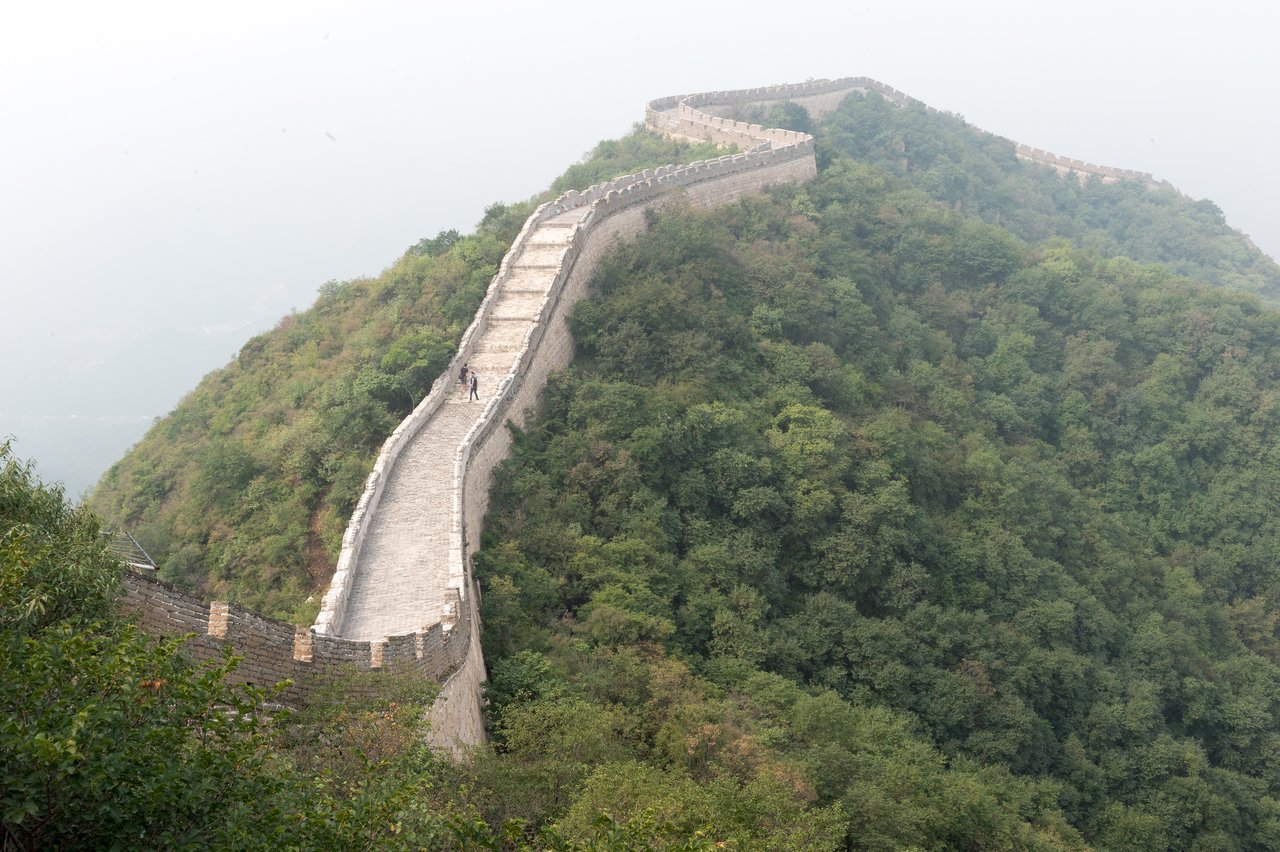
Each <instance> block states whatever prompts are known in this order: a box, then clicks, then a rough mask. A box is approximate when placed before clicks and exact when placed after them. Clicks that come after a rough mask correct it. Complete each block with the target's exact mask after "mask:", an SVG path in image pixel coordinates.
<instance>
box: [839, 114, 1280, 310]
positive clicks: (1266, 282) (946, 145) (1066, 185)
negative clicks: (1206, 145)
mask: <svg viewBox="0 0 1280 852" xmlns="http://www.w3.org/2000/svg"><path fill="white" fill-rule="evenodd" d="M821 144H822V145H823V146H830V147H824V150H825V152H826V153H825V154H824V156H834V155H835V154H834V152H835V151H839V152H843V153H845V154H848V155H851V156H852V157H854V158H855V159H857V160H858V161H859V162H862V163H866V164H870V165H874V166H875V167H876V168H877V169H882V170H884V171H885V172H887V173H889V174H893V175H896V176H900V177H902V178H904V179H905V180H907V181H908V182H910V184H911V185H912V186H915V187H917V188H919V189H920V190H922V191H923V192H925V193H927V195H928V196H929V197H930V198H932V199H934V200H936V201H939V202H943V203H945V204H946V205H948V206H949V207H951V208H952V209H955V210H959V211H962V212H964V213H966V214H968V215H971V216H976V217H980V218H981V219H983V220H984V221H986V222H989V223H992V224H995V225H999V226H1000V227H1001V228H1005V229H1007V230H1008V231H1010V232H1011V233H1013V234H1015V235H1017V236H1018V237H1020V238H1021V239H1023V240H1027V241H1030V242H1041V241H1043V240H1046V239H1049V238H1054V237H1057V238H1066V239H1069V240H1071V241H1072V242H1073V243H1074V244H1076V245H1077V246H1080V247H1082V248H1086V249H1088V250H1090V251H1092V252H1096V253H1098V254H1101V255H1104V256H1111V255H1126V256H1128V257H1132V258H1135V259H1137V260H1140V261H1143V262H1148V263H1160V264H1162V265H1164V266H1166V267H1167V268H1169V269H1170V270H1172V271H1173V272H1175V273H1177V274H1179V275H1186V276H1189V277H1192V278H1196V279H1199V280H1202V281H1206V282H1209V283H1213V284H1218V285H1222V286H1224V287H1228V288H1231V289H1235V290H1244V291H1248V292H1252V293H1257V294H1259V295H1261V296H1264V297H1266V298H1267V299H1269V300H1271V301H1273V302H1274V301H1276V300H1277V299H1280V267H1277V266H1276V264H1275V262H1274V261H1273V260H1271V259H1270V258H1269V257H1267V256H1266V255H1264V254H1263V253H1262V252H1261V251H1259V250H1258V249H1257V248H1256V247H1255V246H1253V245H1252V243H1250V242H1249V241H1248V240H1246V239H1243V238H1241V236H1240V234H1239V233H1237V232H1236V231H1234V230H1232V229H1231V228H1229V227H1228V226H1227V224H1226V222H1225V220H1224V219H1223V216H1222V211H1221V210H1219V209H1218V207H1217V206H1216V205H1215V204H1214V203H1213V202H1211V201H1208V200H1201V201H1191V200H1190V199H1188V198H1186V197H1184V196H1181V195H1179V194H1178V193H1177V192H1175V191H1174V190H1172V189H1168V188H1160V189H1153V188H1149V187H1147V186H1145V185H1143V184H1141V183H1139V182H1136V181H1123V182H1119V183H1114V184H1106V183H1103V182H1102V181H1101V180H1099V179H1098V178H1095V177H1090V178H1089V179H1088V180H1084V181H1080V180H1077V179H1076V176H1075V175H1074V174H1073V175H1071V176H1069V177H1066V178H1063V177H1061V176H1059V174H1058V173H1057V172H1056V171H1054V170H1053V169H1052V168H1050V167H1048V166H1041V165H1037V164H1034V163H1030V162H1026V161H1022V160H1019V159H1017V157H1016V156H1015V155H1014V144H1013V143H1012V142H1010V141H1008V140H1006V139H1002V138H1000V137H998V136H993V135H991V134H988V133H981V132H979V131H977V130H976V129H975V128H973V127H971V126H969V125H967V124H965V122H964V121H963V120H962V119H960V118H959V117H957V116H954V115H950V114H944V113H936V112H926V111H925V110H924V108H923V107H920V106H909V107H898V106H895V105H893V104H891V103H890V102H888V101H886V100H884V99H883V98H882V97H881V96H880V95H878V94H868V95H860V94H855V95H852V96H850V97H848V98H846V99H845V101H844V103H843V104H842V105H841V106H840V108H839V110H838V111H837V112H836V113H835V114H834V115H833V116H831V118H830V119H829V120H828V121H827V122H826V124H825V126H824V128H823V131H822V135H821ZM975 248H976V247H975Z"/></svg>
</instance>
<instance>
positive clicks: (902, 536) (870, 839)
mask: <svg viewBox="0 0 1280 852" xmlns="http://www.w3.org/2000/svg"><path fill="white" fill-rule="evenodd" d="M838 122H839V119H837V124H838ZM948 144H951V143H950V142H948ZM955 144H959V143H958V142H957V143H955ZM828 156H829V157H830V158H831V159H830V160H829V161H828V163H827V164H826V168H825V169H824V170H823V172H822V173H821V174H820V175H819V177H818V179H817V180H816V181H815V182H814V183H813V184H811V185H809V186H808V187H806V188H804V190H797V189H795V188H788V189H782V190H778V191H776V192H775V193H774V195H773V196H771V197H768V198H765V199H758V200H752V201H745V202H742V203H740V204H738V205H736V206H734V207H730V208H727V209H725V210H723V211H721V212H718V213H716V214H714V215H704V214H699V213H695V212H693V211H691V210H688V209H682V208H679V207H673V208H672V209H670V210H669V211H668V212H667V214H666V215H665V216H664V217H660V218H658V219H656V220H655V221H654V222H652V223H651V228H650V232H649V234H647V235H646V236H645V237H644V238H642V239H641V240H639V241H637V242H636V243H635V244H633V245H630V246H627V247H623V248H620V249H618V250H617V251H616V252H615V254H614V255H613V256H612V257H611V258H610V259H607V260H606V261H605V262H604V263H603V265H602V266H601V268H600V272H599V275H598V280H597V287H598V295H597V296H596V297H594V298H592V299H590V300H588V301H586V302H584V303H581V304H580V305H579V307H578V309H577V310H576V311H575V314H574V318H573V330H574V333H575V336H576V338H577V340H578V344H579V356H578V359H577V361H575V363H574V365H573V367H572V368H571V369H570V370H569V371H568V372H567V374H566V375H564V376H562V377H560V378H558V379H554V380H553V381H552V383H551V384H550V386H549V387H548V390H547V393H546V402H545V410H544V412H543V413H542V415H541V417H540V418H539V419H538V420H536V421H535V422H533V423H531V424H529V425H528V427H527V430H526V431H525V432H523V433H521V434H519V435H518V436H517V441H516V449H515V458H514V459H513V461H512V462H510V463H508V464H507V465H506V466H504V468H502V469H501V470H500V472H499V475H498V484H497V491H496V495H495V500H494V503H493V505H494V507H495V508H494V513H493V514H492V515H491V517H490V520H489V529H490V532H489V535H488V539H487V542H486V549H485V550H484V551H482V553H481V555H480V557H479V558H478V559H477V563H476V564H477V571H478V573H479V574H480V576H481V578H482V581H483V583H484V584H485V587H486V589H488V590H494V592H493V594H492V595H489V594H486V597H485V612H484V619H483V624H484V629H485V634H486V643H487V647H488V648H489V656H490V661H491V664H492V665H493V666H494V671H495V673H496V674H499V675H500V676H501V679H502V686H501V689H500V693H501V695H502V699H501V701H500V704H501V714H502V718H503V720H504V721H503V724H502V734H501V736H502V737H503V738H509V737H511V736H512V735H513V732H514V731H518V730H519V728H520V727H521V726H522V725H524V724H526V722H524V721H522V720H525V719H527V718H529V717H527V716H525V715H522V714H521V713H520V708H521V707H522V706H523V707H525V708H528V711H529V712H530V713H535V714H536V712H537V709H538V708H540V707H545V706H546V705H545V703H543V702H542V699H541V698H540V695H541V690H542V689H544V688H545V686H540V685H539V684H548V683H554V689H555V691H556V694H557V695H572V696H574V698H573V701H575V702H577V703H576V704H574V705H573V706H575V707H576V708H578V709H577V711H576V712H577V713H579V714H586V715H585V717H583V718H582V719H581V720H580V721H579V722H578V723H577V724H578V725H580V726H582V727H583V728H584V729H587V728H588V727H589V725H588V722H587V721H586V718H592V714H595V716H594V718H595V719H596V723H597V724H604V725H605V727H604V729H602V730H609V731H612V732H614V733H611V734H608V735H607V736H606V735H605V734H603V733H601V734H599V735H598V736H599V738H600V741H601V742H606V741H614V742H617V743H618V747H620V748H621V747H624V746H625V749H626V750H628V751H629V753H630V755H631V757H629V758H628V759H624V760H621V761H618V760H614V759H609V758H607V757H605V756H603V755H601V754H596V755H595V756H593V757H592V758H590V759H584V760H583V761H581V762H579V763H578V764H576V765H577V766H578V772H577V773H574V772H573V771H571V767H572V765H574V764H573V762H572V761H570V765H569V766H564V765H560V768H559V769H558V770H557V771H558V773H559V774H558V775H556V776H555V777H557V778H559V779H560V781H559V783H560V784H561V785H562V786H563V787H568V788H570V792H569V793H568V794H567V795H566V794H564V793H562V794H561V795H559V796H558V797H557V798H555V799H554V800H550V799H543V800H541V804H540V805H539V808H538V812H539V814H541V815H542V818H543V819H544V820H545V819H548V818H555V817H554V816H552V817H548V816H547V814H555V813H562V814H564V816H563V817H561V818H559V819H560V822H559V823H558V824H559V825H560V827H561V829H562V830H563V831H566V832H569V836H574V837H579V836H585V832H587V831H588V830H589V828H590V826H591V825H592V818H593V815H595V814H597V813H599V812H600V811H607V812H608V813H610V814H611V816H612V817H613V818H614V819H615V820H617V821H619V824H622V825H626V824H627V821H628V820H631V819H641V818H648V819H654V818H656V819H659V820H667V821H668V825H670V826H672V827H673V831H674V832H675V833H674V834H673V835H672V836H673V837H674V836H676V835H679V836H686V835H687V834H688V833H689V832H691V831H703V832H704V833H705V836H707V837H715V838H719V839H730V840H733V841H734V842H736V843H741V844H743V845H751V844H759V845H761V846H769V847H771V846H773V845H778V844H781V843H782V842H783V841H782V840H781V839H780V838H783V837H794V838H797V842H798V843H801V840H800V838H803V837H805V836H806V835H804V834H803V833H802V832H798V831H797V830H796V828H795V822H794V821H792V816H793V815H795V814H805V815H807V817H808V818H810V820H811V822H810V824H811V825H814V826H827V825H836V826H839V827H840V828H839V832H840V833H841V834H842V841H841V842H845V843H848V844H849V845H850V846H853V847H857V848H900V847H904V846H913V847H918V848H965V847H969V846H979V845H980V846H982V847H983V848H1023V847H1034V848H1078V847H1080V846H1082V845H1084V844H1085V843H1096V844H1098V845H1100V846H1104V847H1116V846H1128V845H1132V844H1135V843H1146V844H1148V845H1150V846H1151V847H1152V848H1165V847H1170V848H1191V847H1193V846H1195V845H1197V844H1200V845H1206V846H1212V845H1214V844H1220V843H1221V842H1223V838H1230V839H1231V840H1230V842H1231V843H1234V844H1236V845H1237V846H1238V847H1239V848H1266V847H1267V845H1268V843H1269V842H1270V838H1271V833H1272V832H1273V830H1274V825H1275V824H1276V823H1275V822H1274V821H1273V819H1274V818H1273V817H1272V816H1271V811H1272V808H1273V804H1272V803H1273V802H1274V801H1276V794H1277V793H1278V792H1280V776H1277V775H1276V774H1275V772H1274V771H1273V768H1272V767H1270V766H1269V763H1268V761H1267V760H1266V759H1265V758H1264V757H1263V755H1265V754H1267V753H1269V752H1268V748H1269V747H1270V746H1269V745H1268V744H1269V743H1271V742H1272V741H1273V740H1274V738H1275V737H1276V736H1277V733H1276V732H1277V730H1280V704H1278V703H1277V702H1276V700H1275V696H1276V695H1280V689H1277V685H1280V665H1278V664H1280V657H1277V656H1276V653H1275V649H1276V647H1280V646H1278V645H1277V642H1276V639H1275V633H1276V629H1277V624H1278V623H1280V622H1277V620H1276V619H1275V618H1273V617H1272V616H1271V615H1269V614H1268V613H1272V612H1274V611H1275V609H1276V606H1277V603H1280V598H1277V597H1276V591H1275V590H1276V589H1277V588H1280V585H1277V584H1276V583H1275V582H1274V580H1275V577H1274V576H1273V575H1274V572H1273V571H1272V569H1271V567H1270V563H1269V562H1268V560H1267V558H1266V557H1265V555H1264V554H1266V553H1269V552H1273V551H1274V549H1275V548H1276V546H1277V542H1280V539H1277V538H1276V537H1275V535H1276V532H1277V531H1278V530H1280V528H1277V527H1275V525H1274V524H1272V523H1271V522H1270V520H1269V517H1270V513H1269V511H1268V510H1267V509H1266V506H1267V505H1269V502H1268V501H1269V500H1270V498H1271V494H1272V491H1273V490H1274V488H1273V486H1274V484H1275V483H1276V482H1280V476H1278V475H1277V473H1276V471H1275V470H1273V469H1272V468H1273V467H1274V466H1275V465H1276V464H1277V463H1280V457H1275V454H1274V453H1271V452H1270V451H1269V450H1267V449H1266V448H1268V447H1270V446H1271V445H1272V444H1273V443H1274V442H1275V440H1276V436H1277V435H1278V434H1280V432H1277V431H1276V430H1277V428H1280V419H1277V418H1276V417H1275V416H1273V415H1274V412H1273V411H1272V408H1273V407H1274V406H1273V399H1272V397H1273V396H1275V395H1276V394H1277V393H1280V386H1278V385H1277V383H1276V382H1277V379H1276V376H1275V373H1274V371H1273V370H1271V369H1270V367H1269V366H1268V365H1270V364H1274V363H1275V359H1276V356H1277V355H1278V354H1280V353H1278V352H1276V351H1275V350H1276V347H1277V346H1280V333H1277V332H1280V319H1278V318H1277V316H1276V315H1275V314H1272V313H1269V312H1267V311H1265V310H1263V309H1262V308H1261V307H1260V305H1259V304H1258V303H1257V302H1256V301H1253V300H1252V299H1251V298H1249V297H1242V296H1234V295H1230V294H1227V293H1224V292H1223V291H1220V290H1210V289H1206V288H1204V287H1202V286H1197V285H1194V284H1192V283H1190V282H1187V281H1184V280H1180V279H1177V278H1174V277H1173V276H1172V275H1171V274H1169V273H1168V272H1167V271H1164V270H1162V269H1160V268H1158V267H1144V266H1140V265H1138V264H1136V263H1134V262H1132V261H1129V260H1126V259H1114V260H1106V259H1102V258H1099V257H1097V256H1096V255H1093V254H1090V253H1087V252H1085V251H1081V250H1079V249H1076V248H1073V247H1071V246H1069V245H1067V244H1065V243H1062V242H1054V243H1051V244H1048V245H1043V246H1029V245H1027V244H1026V243H1024V242H1022V241H1021V240H1020V239H1018V238H1017V237H1015V236H1013V235H1011V234H1009V233H1008V232H1006V231H1003V230H1001V229H1000V228H999V227H996V226H993V225H991V224H986V223H983V222H979V221H977V220H975V219H973V218H971V217H969V216H968V215H966V214H965V212H963V210H964V206H963V205H961V206H960V212H958V211H957V209H956V208H955V207H954V206H953V207H948V206H944V205H942V204H939V203H937V202H935V201H933V200H931V199H929V198H928V197H927V196H926V195H925V194H924V193H923V192H921V191H920V190H919V189H916V188H913V187H910V186H908V185H907V183H906V182H905V181H903V180H901V179H899V178H897V177H894V176H893V175H892V174H887V173H885V172H879V171H877V170H875V169H868V168H866V167H865V166H860V165H858V164H855V163H851V162H849V161H848V160H846V159H844V158H843V157H842V156H840V155H839V154H836V153H833V152H830V151H829V152H828ZM513 637H519V639H518V641H516V640H514V639H513ZM521 647H532V648H537V649H538V653H537V654H531V653H530V652H526V651H519V649H520V648H521ZM513 651H519V653H517V654H516V655H515V656H504V655H506V654H510V653H512V652H513ZM677 660H683V661H687V662H685V663H677V662H676V661H677ZM535 662H536V665H533V663H535ZM553 673H554V674H553ZM520 684H528V685H529V686H520ZM677 684H678V686H677ZM583 702H585V703H583ZM592 708H594V709H592ZM619 713H621V714H622V715H621V717H619V715H618V714H619ZM605 720H613V721H608V722H607V724H606V723H605ZM530 730H531V731H532V741H543V740H547V739H549V735H548V734H547V733H546V732H545V731H541V730H540V729H538V728H537V727H536V726H535V727H533V728H531V729H530ZM539 759H541V758H539ZM494 761H495V764H494V766H495V767H498V768H491V769H490V770H489V772H490V774H489V775H488V776H487V777H489V778H493V779H496V778H498V777H501V776H502V773H503V772H504V771H510V772H514V771H515V770H514V769H512V768H511V767H512V764H513V762H518V761H517V759H516V757H515V755H514V753H509V754H504V755H502V756H501V757H498V758H494ZM504 761H505V762H504ZM503 767H505V769H503ZM522 777H532V776H522ZM779 778H787V779H790V780H789V781H788V783H787V784H785V785H783V786H782V787H780V788H779V787H774V788H770V787H769V786H768V784H769V783H772V782H773V781H776V780H777V779H779ZM770 779H772V781H770ZM762 785H763V786H762ZM766 789H770V790H772V792H770V793H768V794H767V795H766V794H764V793H763V792H761V791H763V790H766ZM757 795H760V796H763V798H753V797H755V796H757ZM778 797H780V798H778ZM765 801H767V802H768V803H769V804H767V805H760V803H761V802H765ZM747 802H754V803H755V804H753V805H752V804H746V803H747ZM678 805H683V807H684V810H683V811H680V812H679V813H680V814H681V818H682V819H684V821H681V820H680V819H675V821H674V822H671V821H670V820H671V819H674V815H675V814H676V812H677V808H678ZM481 811H482V812H488V811H486V810H485V808H483V807H482V808H481ZM492 813H493V819H495V820H498V822H499V823H500V822H501V816H502V814H501V813H499V812H497V811H493V812H492ZM736 813H742V814H743V815H744V816H743V821H741V822H735V821H734V819H735V818H734V817H731V816H730V815H732V814H736ZM764 814H769V815H776V816H777V817H778V818H779V819H780V820H781V822H780V823H779V825H780V826H781V827H773V826H771V824H770V823H769V822H768V821H767V820H765V819H764V817H763V815H764ZM521 818H522V819H524V820H526V822H525V825H526V830H531V828H530V826H531V825H532V820H533V816H532V815H523V816H522V817H521ZM828 820H829V821H830V822H829V823H828V822H827V821H828ZM825 831H826V829H825V828H824V829H821V830H820V831H819V832H818V836H821V837H823V838H826V839H824V840H820V841H819V840H815V845H817V846H819V847H821V846H823V845H824V844H826V845H828V846H829V845H831V841H830V836H829V835H827V834H825V833H824V832H825ZM527 836H532V835H527Z"/></svg>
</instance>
